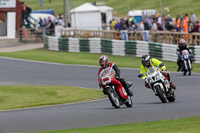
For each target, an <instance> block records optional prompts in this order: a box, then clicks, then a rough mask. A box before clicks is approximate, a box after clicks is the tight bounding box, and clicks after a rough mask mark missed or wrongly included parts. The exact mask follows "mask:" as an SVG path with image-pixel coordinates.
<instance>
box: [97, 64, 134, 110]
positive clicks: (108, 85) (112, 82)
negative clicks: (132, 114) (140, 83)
mask: <svg viewBox="0 0 200 133" xmlns="http://www.w3.org/2000/svg"><path fill="white" fill-rule="evenodd" d="M100 78H101V85H102V87H103V89H104V91H105V93H106V94H107V95H108V98H109V100H110V102H111V103H112V105H113V106H114V107H115V108H120V106H122V105H123V104H125V105H126V106H127V107H132V106H133V102H132V99H131V96H129V95H128V93H127V92H126V90H125V89H124V88H123V86H122V85H121V83H120V82H119V81H118V80H117V79H116V78H115V71H114V69H113V68H111V67H108V68H106V69H103V70H102V71H101V73H100Z"/></svg>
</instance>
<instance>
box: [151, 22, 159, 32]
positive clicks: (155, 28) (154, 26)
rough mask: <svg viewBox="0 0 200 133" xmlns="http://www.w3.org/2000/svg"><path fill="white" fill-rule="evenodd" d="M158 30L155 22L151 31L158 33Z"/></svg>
mask: <svg viewBox="0 0 200 133" xmlns="http://www.w3.org/2000/svg"><path fill="white" fill-rule="evenodd" d="M157 30H158V27H157V24H156V22H154V21H153V25H152V28H151V31H157Z"/></svg>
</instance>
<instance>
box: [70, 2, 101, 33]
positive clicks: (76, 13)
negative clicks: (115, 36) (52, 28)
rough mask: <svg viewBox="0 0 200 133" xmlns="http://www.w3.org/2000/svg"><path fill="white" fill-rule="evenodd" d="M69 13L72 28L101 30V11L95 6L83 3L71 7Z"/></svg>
mask: <svg viewBox="0 0 200 133" xmlns="http://www.w3.org/2000/svg"><path fill="white" fill-rule="evenodd" d="M70 13H71V26H72V28H75V29H87V30H89V29H90V30H101V12H100V10H99V8H97V7H96V6H94V5H92V4H90V3H85V4H83V5H80V6H78V7H76V8H74V9H72V10H71V11H70Z"/></svg>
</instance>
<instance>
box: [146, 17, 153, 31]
mask: <svg viewBox="0 0 200 133" xmlns="http://www.w3.org/2000/svg"><path fill="white" fill-rule="evenodd" d="M146 22H147V24H148V26H149V30H151V28H152V19H151V17H150V16H148V17H147V18H146Z"/></svg>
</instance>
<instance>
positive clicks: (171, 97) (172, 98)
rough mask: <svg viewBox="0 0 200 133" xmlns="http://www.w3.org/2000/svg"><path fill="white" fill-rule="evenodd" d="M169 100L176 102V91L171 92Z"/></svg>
mask: <svg viewBox="0 0 200 133" xmlns="http://www.w3.org/2000/svg"><path fill="white" fill-rule="evenodd" d="M167 100H168V101H169V102H174V101H175V100H176V96H175V94H174V92H173V93H172V94H171V96H170V97H168V98H167Z"/></svg>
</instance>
